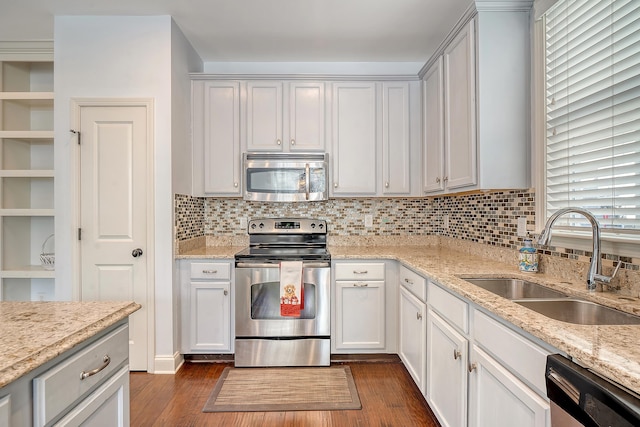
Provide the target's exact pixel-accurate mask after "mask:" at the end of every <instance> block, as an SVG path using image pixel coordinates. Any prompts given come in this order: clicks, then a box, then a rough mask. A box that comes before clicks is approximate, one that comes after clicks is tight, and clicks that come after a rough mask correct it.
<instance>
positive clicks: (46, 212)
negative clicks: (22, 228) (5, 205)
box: [0, 209, 55, 216]
mask: <svg viewBox="0 0 640 427" xmlns="http://www.w3.org/2000/svg"><path fill="white" fill-rule="evenodd" d="M54 212H55V210H54V209H0V216H53V215H54Z"/></svg>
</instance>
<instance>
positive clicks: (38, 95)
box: [0, 92, 53, 104]
mask: <svg viewBox="0 0 640 427" xmlns="http://www.w3.org/2000/svg"><path fill="white" fill-rule="evenodd" d="M0 99H6V100H35V101H37V100H43V101H44V100H47V102H48V103H49V104H50V103H51V102H50V101H52V100H53V92H0Z"/></svg>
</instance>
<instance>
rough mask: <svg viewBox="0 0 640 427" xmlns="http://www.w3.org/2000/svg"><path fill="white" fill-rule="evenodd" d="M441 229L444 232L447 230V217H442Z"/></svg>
mask: <svg viewBox="0 0 640 427" xmlns="http://www.w3.org/2000/svg"><path fill="white" fill-rule="evenodd" d="M442 227H443V228H444V229H445V230H446V229H448V228H449V215H443V216H442Z"/></svg>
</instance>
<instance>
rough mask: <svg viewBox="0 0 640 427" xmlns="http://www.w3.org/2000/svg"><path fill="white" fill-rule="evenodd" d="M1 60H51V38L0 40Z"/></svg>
mask: <svg viewBox="0 0 640 427" xmlns="http://www.w3.org/2000/svg"><path fill="white" fill-rule="evenodd" d="M0 59H2V60H3V61H52V60H53V40H36V41H0Z"/></svg>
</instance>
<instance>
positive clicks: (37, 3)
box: [0, 0, 471, 62]
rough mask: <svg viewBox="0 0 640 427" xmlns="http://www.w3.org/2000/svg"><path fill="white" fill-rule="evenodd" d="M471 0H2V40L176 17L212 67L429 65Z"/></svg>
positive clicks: (49, 36)
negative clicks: (76, 20)
mask: <svg viewBox="0 0 640 427" xmlns="http://www.w3.org/2000/svg"><path fill="white" fill-rule="evenodd" d="M470 4H471V0H106V1H105V0H0V41H14V40H51V39H53V17H54V16H55V15H171V16H172V17H173V19H174V20H175V22H176V23H177V24H178V26H179V27H180V28H181V29H182V32H183V33H184V34H185V36H186V37H187V38H188V39H189V40H190V41H191V44H192V45H193V47H194V48H195V49H196V51H197V52H198V53H199V55H200V57H201V58H202V60H203V61H205V62H264V61H269V62H420V61H422V62H424V61H426V60H427V59H428V58H429V57H430V56H431V54H432V53H433V52H434V51H435V49H436V48H437V47H438V45H439V44H440V42H441V41H442V40H443V39H444V37H445V36H446V35H447V34H448V32H449V30H450V29H451V28H452V27H453V26H454V25H455V24H456V22H457V21H458V19H459V18H460V17H461V16H462V15H463V13H464V11H465V10H466V9H467V7H468V6H469V5H470Z"/></svg>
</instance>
